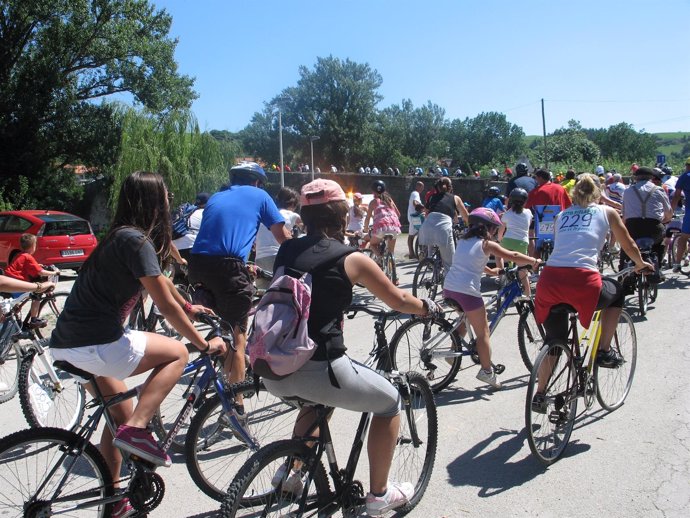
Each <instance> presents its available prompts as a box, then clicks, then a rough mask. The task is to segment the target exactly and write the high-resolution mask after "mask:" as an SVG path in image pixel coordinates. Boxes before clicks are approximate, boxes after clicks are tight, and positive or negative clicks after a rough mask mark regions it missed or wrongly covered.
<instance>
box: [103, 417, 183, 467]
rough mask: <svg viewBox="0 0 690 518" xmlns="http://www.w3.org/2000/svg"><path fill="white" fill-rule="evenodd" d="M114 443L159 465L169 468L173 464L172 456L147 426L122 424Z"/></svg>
mask: <svg viewBox="0 0 690 518" xmlns="http://www.w3.org/2000/svg"><path fill="white" fill-rule="evenodd" d="M113 445H114V446H116V447H117V448H120V449H121V450H124V451H126V452H127V453H131V454H133V455H136V456H137V457H141V458H142V459H144V460H147V461H149V462H153V463H154V464H156V465H158V466H165V467H166V468H169V467H170V465H171V464H172V461H171V460H170V456H169V455H167V454H166V453H164V452H163V450H161V449H160V448H159V447H158V443H157V442H156V439H154V438H153V435H152V434H151V432H149V431H148V430H147V429H146V428H135V427H134V426H127V425H126V424H123V425H120V427H119V428H118V429H117V433H116V434H115V439H114V440H113Z"/></svg>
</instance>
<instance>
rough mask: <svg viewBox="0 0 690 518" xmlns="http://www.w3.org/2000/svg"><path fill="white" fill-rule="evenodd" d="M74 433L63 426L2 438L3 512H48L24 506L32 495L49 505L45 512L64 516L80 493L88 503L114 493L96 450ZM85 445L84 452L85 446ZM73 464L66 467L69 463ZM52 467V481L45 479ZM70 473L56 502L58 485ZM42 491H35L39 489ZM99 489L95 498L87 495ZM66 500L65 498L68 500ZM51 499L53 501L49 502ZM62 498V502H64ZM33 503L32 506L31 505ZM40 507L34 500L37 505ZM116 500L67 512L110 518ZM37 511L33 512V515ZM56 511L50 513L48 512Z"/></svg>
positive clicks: (0, 511)
mask: <svg viewBox="0 0 690 518" xmlns="http://www.w3.org/2000/svg"><path fill="white" fill-rule="evenodd" d="M84 442H85V439H83V438H82V437H80V436H79V435H77V434H76V433H74V432H70V431H67V430H61V429H59V428H32V429H28V430H22V431H20V432H15V433H13V434H11V435H8V436H7V437H5V438H3V439H2V440H0V480H1V481H2V487H3V490H2V491H0V515H3V516H5V515H12V516H44V514H41V511H42V509H38V508H34V509H33V510H31V509H30V507H29V508H25V505H27V504H29V502H27V499H28V498H31V497H33V496H34V495H35V496H36V497H37V498H36V499H37V500H38V501H40V502H46V505H47V506H49V509H48V510H45V512H46V513H49V514H45V516H52V515H53V513H54V514H60V511H61V510H62V511H63V512H65V510H67V509H70V508H73V507H74V506H75V505H77V504H78V503H85V502H79V498H80V496H79V495H81V496H82V498H83V499H84V501H94V500H96V499H100V498H108V497H110V496H112V495H113V491H114V490H113V480H112V477H111V475H110V471H109V470H108V466H107V465H106V463H105V460H104V459H103V456H102V455H101V453H100V452H99V451H98V449H97V448H96V447H95V446H94V445H93V444H91V443H89V442H87V443H86V444H84ZM82 448H83V450H84V451H83V452H82V451H81V449H82ZM71 462H74V464H73V465H72V466H71V469H70V470H69V471H67V465H68V463H71ZM51 471H52V477H53V478H52V479H50V480H48V479H46V477H47V476H48V475H49V474H50V473H51ZM62 477H66V478H65V480H64V485H63V486H62V487H61V491H60V495H59V498H58V499H57V500H53V499H52V497H53V494H54V491H55V488H56V487H57V486H58V484H59V482H60V480H61V479H62ZM39 488H42V490H43V491H44V492H43V493H40V494H38V495H36V491H37V490H38V489H39ZM87 492H89V493H93V492H95V493H97V494H98V497H97V498H94V497H92V496H91V495H87V494H86V493H87ZM70 496H72V497H73V498H72V499H70V500H69V501H67V502H64V499H66V498H68V499H69V498H70ZM51 500H52V501H51ZM60 500H63V502H62V504H64V505H62V506H61V502H60ZM30 505H31V504H29V506H30ZM34 505H36V504H34ZM112 507H113V504H102V505H99V506H96V507H88V508H85V509H80V510H75V511H72V512H70V514H69V516H78V517H87V516H88V517H99V518H100V517H102V518H106V517H107V518H109V517H110V516H111V513H112ZM32 511H33V513H32ZM50 511H52V512H50Z"/></svg>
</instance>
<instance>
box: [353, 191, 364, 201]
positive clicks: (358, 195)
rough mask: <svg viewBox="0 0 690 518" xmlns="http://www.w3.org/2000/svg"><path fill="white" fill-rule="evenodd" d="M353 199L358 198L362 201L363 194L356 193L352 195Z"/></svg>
mask: <svg viewBox="0 0 690 518" xmlns="http://www.w3.org/2000/svg"><path fill="white" fill-rule="evenodd" d="M352 197H353V198H357V199H358V200H361V199H362V193H361V192H356V193H354V194H353V195H352Z"/></svg>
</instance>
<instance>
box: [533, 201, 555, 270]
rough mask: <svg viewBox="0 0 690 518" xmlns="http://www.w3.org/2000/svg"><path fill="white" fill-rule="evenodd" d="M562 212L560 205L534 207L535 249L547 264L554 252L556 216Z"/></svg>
mask: <svg viewBox="0 0 690 518" xmlns="http://www.w3.org/2000/svg"><path fill="white" fill-rule="evenodd" d="M560 211H561V206H560V205H535V206H534V231H535V237H534V238H531V239H534V240H535V247H536V249H537V250H538V251H539V253H540V255H539V257H540V258H541V260H542V262H546V261H547V260H548V258H549V256H550V255H551V253H552V252H553V236H554V225H555V223H556V216H557V215H558V213H559V212H560Z"/></svg>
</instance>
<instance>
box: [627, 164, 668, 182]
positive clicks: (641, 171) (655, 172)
mask: <svg viewBox="0 0 690 518" xmlns="http://www.w3.org/2000/svg"><path fill="white" fill-rule="evenodd" d="M634 174H635V176H654V177H656V178H658V179H659V180H661V177H662V176H663V175H664V174H663V173H662V172H661V169H652V168H651V167H638V168H637V170H636V171H635V173H634Z"/></svg>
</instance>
